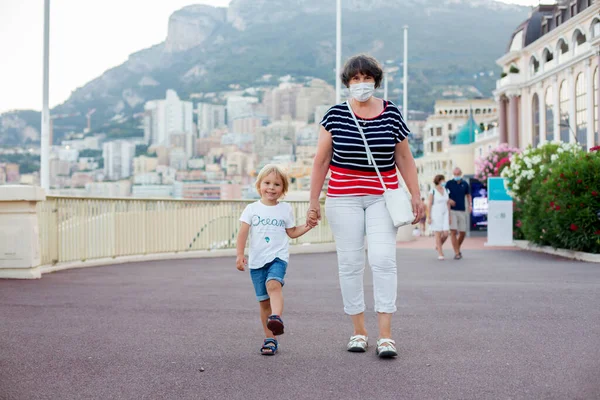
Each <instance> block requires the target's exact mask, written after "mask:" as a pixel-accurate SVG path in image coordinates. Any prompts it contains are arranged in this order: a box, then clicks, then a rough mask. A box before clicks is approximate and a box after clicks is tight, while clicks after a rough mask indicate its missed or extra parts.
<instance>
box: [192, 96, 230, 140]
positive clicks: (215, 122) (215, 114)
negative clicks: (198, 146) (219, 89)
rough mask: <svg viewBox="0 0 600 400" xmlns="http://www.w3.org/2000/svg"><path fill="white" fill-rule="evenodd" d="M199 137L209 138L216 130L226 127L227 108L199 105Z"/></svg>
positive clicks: (214, 105)
mask: <svg viewBox="0 0 600 400" xmlns="http://www.w3.org/2000/svg"><path fill="white" fill-rule="evenodd" d="M197 111H198V136H199V137H201V138H205V137H208V136H209V135H210V133H211V132H212V131H213V130H214V129H219V128H223V127H224V126H225V106H221V105H217V104H210V103H198V106H197Z"/></svg>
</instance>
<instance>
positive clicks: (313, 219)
mask: <svg viewBox="0 0 600 400" xmlns="http://www.w3.org/2000/svg"><path fill="white" fill-rule="evenodd" d="M320 219H321V205H320V204H319V202H312V201H311V203H310V206H309V208H308V212H307V213H306V225H308V226H310V227H311V228H314V227H315V226H317V225H319V220H320Z"/></svg>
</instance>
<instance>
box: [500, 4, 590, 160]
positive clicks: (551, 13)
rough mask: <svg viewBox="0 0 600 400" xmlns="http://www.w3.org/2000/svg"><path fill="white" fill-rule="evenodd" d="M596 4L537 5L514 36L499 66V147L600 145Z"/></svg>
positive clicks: (586, 146) (587, 146)
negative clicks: (503, 144) (555, 143)
mask: <svg viewBox="0 0 600 400" xmlns="http://www.w3.org/2000/svg"><path fill="white" fill-rule="evenodd" d="M599 11H600V3H599V2H598V0H561V1H559V2H558V3H557V4H554V5H540V6H538V7H537V8H535V9H533V11H532V12H531V15H530V18H529V19H528V20H527V21H525V22H524V23H522V24H521V25H520V26H519V27H518V28H517V29H516V30H515V32H514V34H513V35H512V38H511V40H510V44H509V46H508V49H507V52H506V54H504V55H503V56H502V57H501V58H500V59H498V60H497V63H498V64H499V65H500V66H501V67H502V68H503V71H504V72H503V74H502V75H503V77H502V78H501V79H500V80H499V81H498V82H497V84H496V91H495V93H494V95H495V97H496V100H497V101H498V109H499V115H498V123H499V124H498V125H499V127H498V130H499V138H500V142H506V143H508V144H509V145H511V146H515V147H521V148H525V147H527V146H528V145H532V146H534V147H535V146H537V145H539V144H540V143H544V142H546V141H552V140H561V141H564V142H577V143H579V144H581V145H582V146H583V147H584V148H586V149H587V148H590V147H593V146H595V145H598V144H599V143H600V137H599V135H598V119H599V112H600V111H599V109H598V103H600V92H599V91H598V86H599V79H600V76H599V74H598V65H599V60H600V16H599V15H598V13H599Z"/></svg>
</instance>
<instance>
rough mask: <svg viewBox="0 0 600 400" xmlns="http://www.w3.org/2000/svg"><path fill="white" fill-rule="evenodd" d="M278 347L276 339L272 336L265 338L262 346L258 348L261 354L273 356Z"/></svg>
mask: <svg viewBox="0 0 600 400" xmlns="http://www.w3.org/2000/svg"><path fill="white" fill-rule="evenodd" d="M278 347H279V345H278V343H277V340H275V339H273V338H267V339H265V342H264V343H263V346H262V347H261V348H260V354H262V355H263V356H274V355H275V353H277V348H278Z"/></svg>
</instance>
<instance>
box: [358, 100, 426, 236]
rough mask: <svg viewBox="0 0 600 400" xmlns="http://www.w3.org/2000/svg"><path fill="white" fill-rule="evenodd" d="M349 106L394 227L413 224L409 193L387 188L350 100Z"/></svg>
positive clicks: (413, 218) (401, 189)
mask: <svg viewBox="0 0 600 400" xmlns="http://www.w3.org/2000/svg"><path fill="white" fill-rule="evenodd" d="M346 105H347V106H348V110H350V114H351V115H352V118H354V122H355V123H356V127H357V128H358V131H359V132H360V136H361V137H362V140H363V142H364V143H365V150H366V152H367V159H368V161H369V165H371V164H373V167H375V172H377V177H378V178H379V181H380V182H381V186H382V187H383V199H384V200H385V206H386V207H387V209H388V212H389V213H390V216H391V217H392V221H393V222H394V226H395V227H396V228H398V227H400V226H404V225H409V224H412V222H413V221H414V220H415V215H414V214H413V209H412V203H411V201H410V198H409V197H408V193H407V192H406V190H404V188H398V189H388V188H387V187H386V186H385V182H384V181H383V178H382V177H381V173H380V172H379V168H377V163H376V162H375V158H374V157H373V154H372V153H371V149H369V144H368V143H367V138H366V137H365V134H364V132H363V130H362V128H361V126H360V124H359V123H358V120H357V119H356V115H354V111H352V106H351V105H350V100H348V101H347V102H346Z"/></svg>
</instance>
